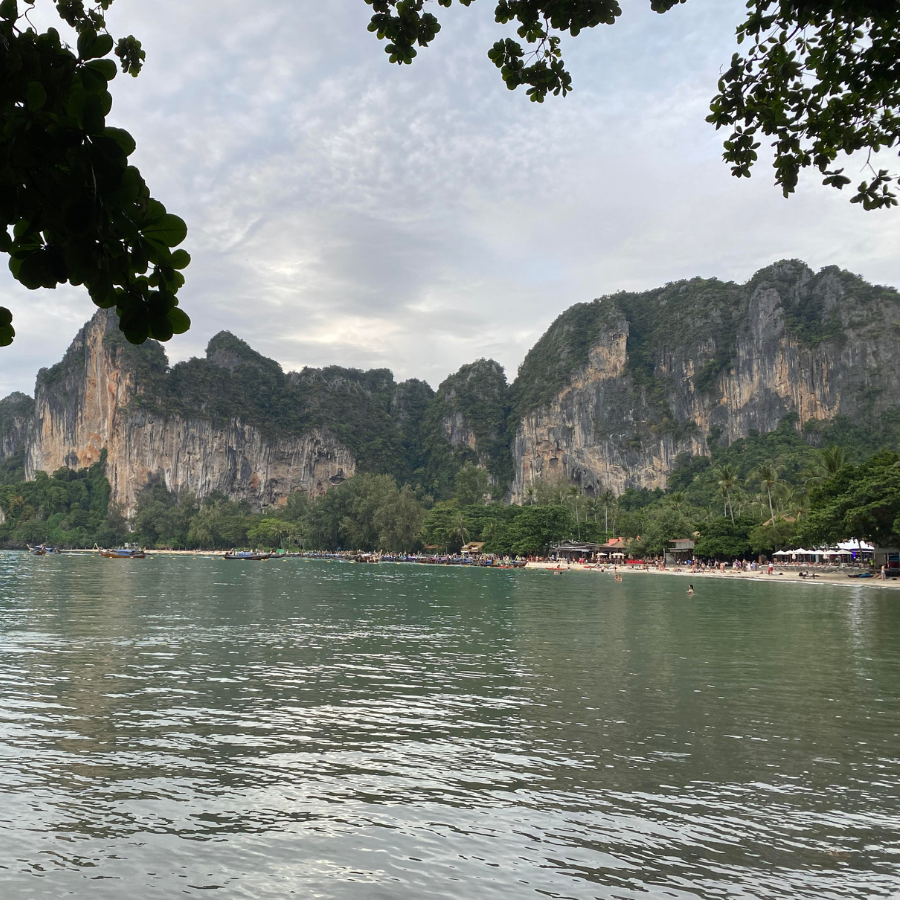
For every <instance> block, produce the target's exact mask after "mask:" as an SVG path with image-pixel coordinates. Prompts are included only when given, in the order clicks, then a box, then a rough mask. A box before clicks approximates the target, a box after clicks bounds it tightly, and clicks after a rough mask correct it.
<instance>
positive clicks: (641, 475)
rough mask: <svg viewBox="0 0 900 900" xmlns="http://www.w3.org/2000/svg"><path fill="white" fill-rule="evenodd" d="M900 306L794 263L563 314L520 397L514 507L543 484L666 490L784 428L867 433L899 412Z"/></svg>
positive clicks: (521, 384) (887, 292) (531, 363)
mask: <svg viewBox="0 0 900 900" xmlns="http://www.w3.org/2000/svg"><path fill="white" fill-rule="evenodd" d="M898 331H900V295H898V293H897V292H896V291H895V290H893V289H889V288H876V287H872V286H871V285H868V284H866V283H865V282H864V281H862V280H861V279H859V278H857V277H856V276H854V275H850V274H849V273H847V272H843V271H841V270H839V269H836V268H833V267H832V268H827V269H823V270H822V271H821V272H819V273H818V274H814V273H813V272H812V271H811V270H810V269H809V268H808V267H807V266H806V265H804V264H803V263H801V262H797V261H790V262H782V263H778V264H776V265H774V266H770V267H769V268H767V269H763V270H762V271H760V272H758V273H757V274H756V275H755V276H754V277H753V278H752V279H751V280H750V281H749V282H748V283H747V284H746V285H736V284H732V283H723V282H719V281H716V280H703V279H693V280H692V281H686V282H678V283H675V284H670V285H667V286H666V287H664V288H660V289H658V290H655V291H648V292H646V293H642V294H629V293H621V294H616V295H614V296H611V297H605V298H603V299H600V300H595V301H594V302H593V303H589V304H579V305H578V306H577V307H573V308H572V309H570V310H568V311H567V312H565V313H563V315H562V316H560V317H559V319H557V320H556V322H554V323H553V325H552V326H551V327H550V329H549V330H548V332H547V333H546V334H545V335H544V337H543V338H541V340H540V341H539V342H538V344H537V345H536V346H535V347H534V348H533V349H532V350H531V352H530V353H529V354H528V356H527V357H526V359H525V362H524V363H523V365H522V367H521V369H520V372H519V377H518V378H517V380H516V382H515V383H514V385H513V395H514V403H515V406H514V413H513V420H512V427H511V431H512V435H513V436H512V442H513V458H514V460H515V466H516V471H515V478H514V481H513V487H512V497H513V499H514V500H521V499H522V498H523V497H524V495H525V491H526V488H527V486H528V485H529V484H530V483H531V482H532V481H533V480H534V479H536V478H545V479H546V478H556V477H564V478H566V479H568V480H570V481H572V482H574V483H576V484H580V485H581V486H582V487H583V488H584V489H585V490H586V491H588V492H594V491H599V490H602V489H606V488H609V489H611V490H613V491H614V492H617V493H618V492H621V491H622V490H624V489H625V488H627V487H657V486H664V485H665V481H666V475H667V473H668V472H669V471H671V469H672V466H673V464H674V461H675V457H676V456H677V455H678V454H679V453H680V452H688V453H691V454H697V455H703V454H706V453H707V452H708V447H707V441H708V440H720V441H724V442H729V441H732V440H734V439H736V438H738V437H744V436H746V435H747V434H748V433H749V432H750V430H751V429H757V430H759V431H771V430H773V429H774V428H775V427H776V426H777V425H778V423H779V422H780V421H781V420H782V419H784V418H785V416H795V417H796V420H797V422H798V424H799V425H802V423H805V422H807V421H808V420H824V419H831V418H833V417H835V416H838V415H841V416H846V417H848V418H849V419H851V420H853V421H857V422H866V421H868V422H872V421H875V420H877V418H878V417H879V416H880V415H882V414H883V413H885V412H886V411H888V410H891V409H892V408H893V407H895V406H896V405H897V403H898V397H900V394H898V388H900V352H898V348H897V336H898Z"/></svg>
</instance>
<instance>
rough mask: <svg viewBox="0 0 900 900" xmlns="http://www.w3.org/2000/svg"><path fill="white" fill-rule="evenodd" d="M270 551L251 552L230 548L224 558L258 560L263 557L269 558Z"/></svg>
mask: <svg viewBox="0 0 900 900" xmlns="http://www.w3.org/2000/svg"><path fill="white" fill-rule="evenodd" d="M271 556H272V554H271V553H252V552H251V551H249V550H238V551H237V552H235V551H234V550H232V551H231V552H229V553H226V554H225V556H224V559H245V560H250V561H259V560H263V559H269V558H271Z"/></svg>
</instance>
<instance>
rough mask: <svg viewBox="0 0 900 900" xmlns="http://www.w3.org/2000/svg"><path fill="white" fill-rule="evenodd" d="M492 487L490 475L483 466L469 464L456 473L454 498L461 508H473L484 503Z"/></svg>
mask: <svg viewBox="0 0 900 900" xmlns="http://www.w3.org/2000/svg"><path fill="white" fill-rule="evenodd" d="M490 486H491V485H490V477H489V476H488V473H487V472H486V471H485V470H484V469H483V468H481V466H476V465H475V464H474V463H471V462H468V463H466V464H465V465H464V466H463V467H462V468H461V469H460V470H459V472H457V473H456V481H455V487H454V491H453V496H454V497H455V498H456V499H457V500H458V501H459V504H460V506H472V505H474V504H476V503H483V502H484V498H485V496H486V495H487V493H488V491H489V490H490Z"/></svg>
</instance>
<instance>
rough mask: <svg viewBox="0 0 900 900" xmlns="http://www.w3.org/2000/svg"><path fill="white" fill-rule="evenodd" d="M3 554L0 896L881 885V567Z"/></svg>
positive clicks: (825, 889) (888, 708) (894, 791)
mask: <svg viewBox="0 0 900 900" xmlns="http://www.w3.org/2000/svg"><path fill="white" fill-rule="evenodd" d="M685 588H686V583H685V580H684V579H681V578H678V577H676V576H658V575H649V574H638V573H634V574H630V575H626V577H625V579H624V581H623V582H622V583H621V584H617V583H615V582H614V581H613V580H612V578H610V577H608V576H603V575H599V574H596V573H578V574H575V573H566V574H565V575H564V576H562V577H556V576H551V575H549V574H547V573H543V572H534V571H509V570H505V571H488V570H478V569H476V570H463V569H457V568H447V567H436V566H434V567H432V566H414V565H386V564H382V565H377V566H367V565H350V564H341V563H337V562H331V563H329V562H318V561H307V560H283V561H278V562H267V563H235V562H226V561H223V560H221V559H204V558H192V557H160V558H155V559H147V560H127V561H119V560H101V559H98V558H95V557H91V556H63V557H52V558H50V557H47V558H35V557H31V556H28V555H26V554H20V553H11V552H7V553H0V896H2V897H3V898H4V900H26V898H44V897H47V898H49V897H53V898H58V897H74V898H101V900H105V898H122V897H128V896H131V897H134V898H139V900H143V898H157V897H159V898H162V897H172V896H175V895H176V894H178V895H184V894H186V895H189V896H191V895H195V896H196V895H201V894H205V893H206V892H207V891H216V890H218V891H219V892H220V895H221V896H227V897H236V898H281V897H288V896H301V897H322V898H338V900H345V898H352V900H356V898H367V900H368V898H401V900H412V898H453V900H460V898H487V900H490V898H499V897H504V898H531V897H535V898H539V897H559V898H573V900H587V898H603V900H607V898H609V900H612V898H616V900H618V898H627V900H632V898H635V900H636V898H648V897H649V898H754V900H756V898H781V897H784V898H788V897H791V898H798V897H799V898H826V900H827V898H849V897H852V898H888V897H897V896H898V895H900V868H898V864H900V789H898V788H900V740H898V737H900V696H898V695H900V593H898V592H895V591H892V590H872V589H866V588H865V587H863V586H849V585H848V586H846V587H845V586H834V587H832V586H827V585H782V584H772V585H765V584H746V583H728V582H727V581H724V580H714V579H700V580H698V581H696V582H695V588H696V591H697V593H696V595H695V596H694V597H687V596H686V595H685Z"/></svg>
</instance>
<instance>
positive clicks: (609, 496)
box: [598, 488, 616, 537]
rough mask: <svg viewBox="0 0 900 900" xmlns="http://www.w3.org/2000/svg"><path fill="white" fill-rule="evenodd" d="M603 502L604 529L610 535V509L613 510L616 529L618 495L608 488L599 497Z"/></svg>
mask: <svg viewBox="0 0 900 900" xmlns="http://www.w3.org/2000/svg"><path fill="white" fill-rule="evenodd" d="M598 499H599V501H600V502H601V503H602V504H603V530H604V532H605V533H606V535H607V537H608V536H609V511H610V509H612V511H613V531H615V530H616V516H615V511H616V495H615V494H613V492H612V491H611V490H609V488H607V489H606V490H605V491H604V492H603V493H602V494H601V495H600V497H599V498H598Z"/></svg>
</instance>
